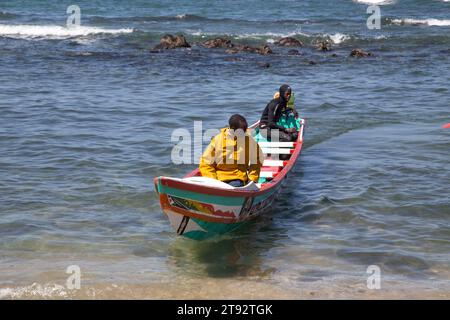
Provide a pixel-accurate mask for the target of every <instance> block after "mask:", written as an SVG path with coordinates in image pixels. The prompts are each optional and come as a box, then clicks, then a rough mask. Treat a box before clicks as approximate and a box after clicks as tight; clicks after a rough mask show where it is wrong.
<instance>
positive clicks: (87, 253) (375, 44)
mask: <svg viewBox="0 0 450 320" xmlns="http://www.w3.org/2000/svg"><path fill="white" fill-rule="evenodd" d="M368 2H370V1H368ZM70 4H72V2H71V1H39V2H36V1H2V2H1V4H0V110H1V117H0V151H1V152H0V177H1V179H0V270H1V272H0V297H2V298H5V297H6V298H8V297H29V296H31V297H61V296H62V297H64V296H65V294H66V291H67V290H66V291H65V289H61V288H60V287H58V286H65V280H66V278H67V276H68V275H67V274H66V273H65V270H66V268H67V267H68V266H69V265H73V264H76V265H79V266H80V268H81V271H82V275H83V278H82V279H83V281H82V288H83V290H85V291H83V290H82V291H81V293H79V296H80V297H99V296H100V297H123V296H128V297H138V298H140V297H148V298H151V297H163V298H164V297H184V298H186V297H207V298H208V297H209V298H213V297H222V296H223V295H225V297H236V295H237V296H238V297H240V295H242V296H243V297H273V298H284V297H305V294H304V290H306V291H307V292H309V291H308V290H316V288H320V289H317V290H318V291H317V293H316V295H315V296H318V295H319V296H320V295H322V296H324V297H336V296H337V297H366V294H367V292H368V291H367V288H366V279H367V276H368V275H367V273H366V269H367V267H368V266H369V265H378V266H379V267H380V269H381V272H382V277H383V278H382V281H384V282H382V283H383V287H382V288H383V290H381V291H379V293H378V294H379V295H381V296H386V297H391V296H394V297H395V296H399V297H404V296H407V295H408V294H412V290H410V288H414V289H415V291H414V292H415V294H416V295H417V296H418V297H428V296H430V295H431V296H433V295H437V296H439V297H442V296H443V297H448V292H449V289H450V284H449V281H450V265H449V258H450V255H449V249H448V248H449V247H450V246H449V244H450V229H449V216H450V199H449V191H448V186H449V183H450V173H449V172H450V162H449V150H450V130H449V129H442V128H441V126H442V125H443V124H445V123H448V122H450V112H449V101H450V93H449V85H448V84H449V81H450V72H449V70H450V60H449V53H450V32H449V31H450V26H449V21H450V14H449V12H450V10H449V9H450V3H449V2H445V1H439V0H436V1H418V0H410V1H401V0H398V1H391V2H388V3H387V4H383V5H382V6H381V13H382V26H381V30H368V29H367V27H366V19H367V17H368V15H367V14H366V9H367V4H364V3H358V2H356V1H350V0H348V1H347V0H345V1H344V0H340V1H333V5H330V2H329V1H287V0H286V1H277V2H274V1H229V2H224V1H195V2H190V1H189V2H187V1H165V2H162V3H160V2H158V1H134V2H133V3H132V4H130V3H129V2H127V1H104V0H99V1H77V4H78V5H79V6H80V8H81V13H82V18H81V23H82V25H83V26H84V27H86V29H83V31H82V32H81V33H79V34H74V33H71V32H69V31H67V30H65V29H64V28H63V27H64V26H65V21H66V18H67V14H66V8H67V6H68V5H70ZM408 19H412V20H408ZM166 33H182V34H184V35H185V36H186V38H187V40H188V42H190V43H191V44H192V45H193V46H192V48H191V49H180V50H173V51H167V52H162V53H151V52H150V49H151V48H152V47H153V46H154V45H156V44H157V43H158V42H159V39H160V37H161V36H162V35H164V34H166ZM287 35H289V36H295V37H297V38H298V39H300V40H301V41H302V42H304V44H305V46H304V47H302V48H299V50H300V52H301V53H302V55H300V56H292V55H288V54H287V52H288V50H289V49H290V48H283V47H278V46H276V45H275V44H274V41H276V40H277V39H279V38H280V37H282V36H287ZM215 36H228V37H230V38H231V39H232V40H233V41H235V42H239V43H243V44H250V45H255V46H256V45H264V44H267V45H269V46H271V48H272V50H273V51H274V52H275V54H273V55H269V56H260V55H256V54H250V53H243V54H237V55H234V56H232V55H229V54H227V53H225V52H224V50H223V49H206V48H203V47H201V46H199V45H198V44H197V43H198V42H200V41H203V40H206V39H209V38H213V37H215ZM320 40H329V41H331V42H332V47H333V51H331V52H319V51H317V50H316V49H315V47H314V46H315V43H316V42H317V41H320ZM358 47H360V48H363V49H364V50H366V51H371V52H372V53H373V54H374V56H373V57H370V58H365V59H354V58H350V57H349V53H350V51H351V50H352V49H354V48H358ZM332 54H336V55H337V56H335V57H334V56H332ZM230 57H233V58H237V59H230ZM311 60H312V61H315V62H316V64H314V65H313V64H310V63H309V62H310V61H311ZM267 63H269V64H270V67H268V68H266V67H263V66H265V64H267ZM282 83H289V84H290V85H291V86H292V88H293V90H294V92H295V95H296V103H297V107H298V108H299V110H300V113H301V116H302V117H305V118H307V119H308V128H307V131H306V137H305V144H304V149H303V152H302V155H301V156H300V158H299V161H298V164H297V166H296V167H295V168H294V169H293V171H292V172H291V174H290V176H289V180H288V181H287V182H286V184H285V187H284V190H283V192H282V193H281V195H280V198H279V201H278V202H277V203H276V205H275V206H274V207H273V209H272V211H271V212H270V213H269V214H268V215H267V217H264V218H262V219H260V220H258V221H256V222H255V223H254V224H252V225H250V226H248V227H246V228H244V229H242V230H241V231H239V232H237V233H236V234H234V235H233V236H230V237H226V238H220V239H216V240H214V241H207V242H203V243H195V242H192V241H190V240H186V239H179V238H177V237H176V236H175V235H174V232H173V231H172V229H171V227H170V226H169V223H168V221H167V219H166V218H165V216H164V215H163V214H162V212H161V210H160V207H159V203H158V199H157V196H156V194H155V192H154V189H153V188H154V186H153V178H154V177H155V176H159V175H167V176H175V177H181V176H183V175H184V174H185V173H186V172H188V171H189V170H192V169H193V168H194V167H195V166H194V165H180V166H176V165H173V164H172V163H171V158H170V154H171V150H172V147H173V143H171V139H170V137H171V133H172V131H173V130H174V129H175V128H186V129H188V130H190V131H191V132H192V131H193V122H194V121H199V120H202V121H203V128H204V129H208V128H220V127H222V126H224V125H225V124H226V121H227V119H228V117H229V116H230V115H231V114H233V113H241V114H243V115H245V116H246V117H247V118H248V119H249V120H250V122H251V121H252V120H256V119H258V117H259V116H260V114H261V112H262V109H263V108H264V106H265V105H266V103H267V102H268V101H269V100H270V98H271V97H272V95H273V93H274V92H275V90H276V89H277V88H278V87H279V86H280V85H281V84H282ZM242 283H245V288H241V287H240V285H241V284H242ZM180 284H181V286H182V290H180V287H179V286H180ZM199 286H201V288H202V290H200V291H199V290H198V287H199ZM218 287H220V288H222V290H219V289H218ZM236 288H239V289H236ZM364 292H365V293H364ZM287 293H289V294H287ZM306 297H310V295H309V293H307V294H306Z"/></svg>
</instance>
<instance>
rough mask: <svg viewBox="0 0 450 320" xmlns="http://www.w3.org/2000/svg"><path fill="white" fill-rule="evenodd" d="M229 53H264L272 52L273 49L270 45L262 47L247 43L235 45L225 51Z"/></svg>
mask: <svg viewBox="0 0 450 320" xmlns="http://www.w3.org/2000/svg"><path fill="white" fill-rule="evenodd" d="M225 52H226V53H229V54H235V53H241V52H250V53H259V54H262V55H268V54H272V53H273V51H272V49H270V47H269V46H262V47H260V48H255V47H251V46H249V45H246V44H239V45H235V46H234V47H232V48H230V49H228V50H226V51H225Z"/></svg>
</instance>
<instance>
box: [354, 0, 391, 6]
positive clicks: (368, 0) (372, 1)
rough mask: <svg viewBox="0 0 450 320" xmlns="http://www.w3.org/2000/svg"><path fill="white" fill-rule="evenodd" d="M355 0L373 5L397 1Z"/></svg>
mask: <svg viewBox="0 0 450 320" xmlns="http://www.w3.org/2000/svg"><path fill="white" fill-rule="evenodd" d="M353 2H356V3H363V4H372V5H385V4H393V3H395V0H353Z"/></svg>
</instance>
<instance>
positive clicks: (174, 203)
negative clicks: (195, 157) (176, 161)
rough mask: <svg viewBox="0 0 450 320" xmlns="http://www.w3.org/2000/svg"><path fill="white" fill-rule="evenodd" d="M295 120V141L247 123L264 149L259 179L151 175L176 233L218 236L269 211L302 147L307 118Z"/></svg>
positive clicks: (193, 174)
mask: <svg viewBox="0 0 450 320" xmlns="http://www.w3.org/2000/svg"><path fill="white" fill-rule="evenodd" d="M295 122H296V126H297V128H298V138H297V141H295V142H268V141H264V140H265V139H263V138H261V136H260V135H259V134H258V129H257V128H258V127H259V121H258V122H257V123H255V124H253V125H252V126H250V127H249V129H250V132H251V134H252V135H253V136H254V137H255V139H256V141H258V144H259V145H260V147H261V149H262V150H263V153H264V154H265V160H264V164H263V167H262V169H261V174H260V179H259V181H258V183H257V184H255V183H254V182H250V183H249V184H247V185H246V186H244V187H232V186H230V185H228V184H227V183H224V182H221V181H218V180H215V179H211V178H206V177H201V175H200V172H199V170H198V169H196V170H194V171H192V172H190V173H189V174H187V175H186V176H185V177H184V178H182V179H177V178H170V177H157V178H155V179H154V183H155V190H156V192H157V193H158V195H159V201H160V204H161V208H162V210H163V211H164V213H165V214H166V215H167V216H168V218H169V221H170V224H171V225H172V227H173V228H174V229H175V231H176V232H177V234H178V235H183V236H186V237H188V238H191V239H196V240H201V239H205V238H209V237H213V236H217V235H220V234H224V233H227V232H230V231H232V230H235V229H237V228H239V227H240V226H241V225H242V224H244V223H246V222H248V221H250V220H252V219H254V218H255V217H257V216H258V215H261V214H263V213H264V212H266V211H267V210H269V209H270V207H271V205H272V204H273V202H274V200H275V198H276V196H277V194H278V192H279V191H280V188H281V185H282V182H283V180H284V179H285V178H286V177H287V175H288V173H289V171H291V169H292V168H293V166H294V164H295V162H296V161H297V158H298V156H299V154H300V152H301V149H302V145H303V133H304V127H305V120H303V119H295ZM277 154H278V155H279V154H283V155H286V156H284V158H287V160H275V159H274V158H277V157H276V156H274V155H277Z"/></svg>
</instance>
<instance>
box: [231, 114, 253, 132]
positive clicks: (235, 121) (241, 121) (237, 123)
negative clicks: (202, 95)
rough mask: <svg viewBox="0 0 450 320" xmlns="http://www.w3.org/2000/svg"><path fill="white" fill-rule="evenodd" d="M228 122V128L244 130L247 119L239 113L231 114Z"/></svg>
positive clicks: (246, 125)
mask: <svg viewBox="0 0 450 320" xmlns="http://www.w3.org/2000/svg"><path fill="white" fill-rule="evenodd" d="M228 124H229V126H230V129H233V130H235V131H236V130H238V129H241V130H243V131H244V132H245V131H246V130H247V128H248V124H247V120H245V118H244V117H243V116H241V115H240V114H233V115H232V116H231V117H230V119H229V120H228Z"/></svg>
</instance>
